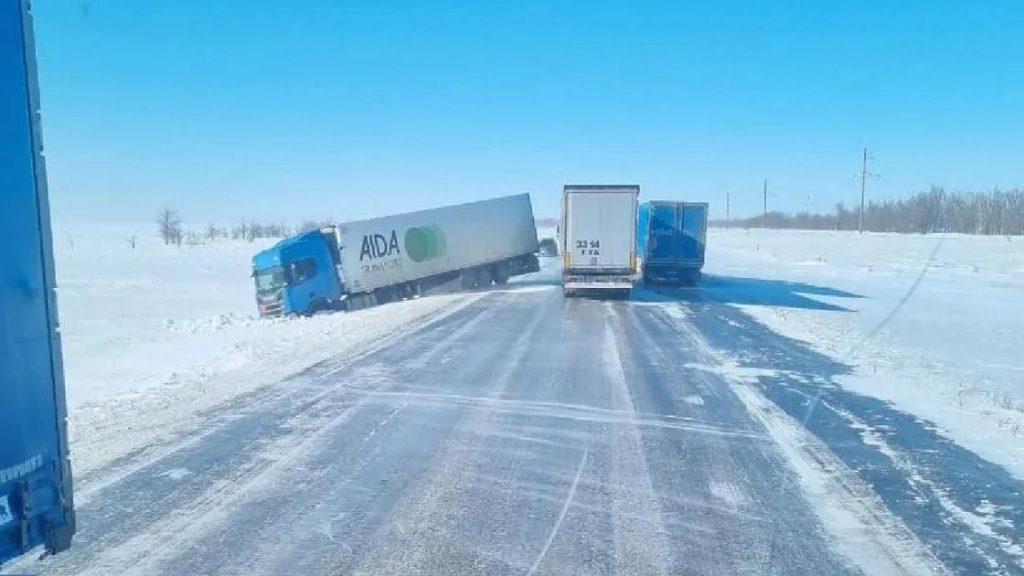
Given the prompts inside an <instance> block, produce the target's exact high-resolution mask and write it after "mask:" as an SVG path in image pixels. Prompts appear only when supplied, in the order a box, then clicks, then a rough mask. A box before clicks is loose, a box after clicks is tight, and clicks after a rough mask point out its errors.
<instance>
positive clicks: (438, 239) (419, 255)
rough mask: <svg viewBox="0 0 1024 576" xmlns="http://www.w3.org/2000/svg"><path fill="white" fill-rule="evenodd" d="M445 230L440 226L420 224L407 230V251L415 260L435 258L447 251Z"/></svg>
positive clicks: (421, 260) (422, 260)
mask: <svg viewBox="0 0 1024 576" xmlns="http://www.w3.org/2000/svg"><path fill="white" fill-rule="evenodd" d="M445 248H446V246H445V238H444V232H442V231H441V228H440V227H438V226H420V227H417V228H409V229H408V230H406V231H405V253H406V254H408V255H409V258H410V259H412V261H413V262H424V261H426V260H433V259H434V258H437V257H439V256H441V255H443V254H444V253H445Z"/></svg>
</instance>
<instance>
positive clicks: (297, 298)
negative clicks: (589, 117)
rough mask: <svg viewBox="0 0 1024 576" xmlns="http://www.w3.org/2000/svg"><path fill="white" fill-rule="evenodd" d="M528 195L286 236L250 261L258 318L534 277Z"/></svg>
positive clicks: (534, 229)
mask: <svg viewBox="0 0 1024 576" xmlns="http://www.w3.org/2000/svg"><path fill="white" fill-rule="evenodd" d="M537 250H538V242H537V226H536V224H535V222H534V218H533V206H532V205H531V203H530V196H529V194H517V195H514V196H504V197H501V198H493V199H490V200H481V201H478V202H468V203H465V204H457V205H454V206H445V207H442V208H433V209H430V210H421V211H419V212H409V213H406V214H397V215H394V216H384V217H381V218H371V219H369V220H359V221H354V222H345V223H342V224H337V225H334V226H329V227H326V228H322V229H319V230H313V231H310V232H306V233H304V234H299V235H297V236H294V237H291V238H286V239H284V240H282V241H280V242H278V243H277V244H276V245H275V246H273V247H272V248H269V249H267V250H264V251H262V252H260V253H258V254H256V255H255V256H254V257H253V259H252V275H253V278H254V280H255V284H256V305H257V307H258V308H259V312H260V315H261V316H282V315H291V314H313V313H316V312H319V311H323V310H332V309H345V310H355V309H359V308H365V307H367V306H373V305H375V304H381V303H384V302H389V301H393V300H400V299H404V298H408V297H414V296H417V295H419V294H422V293H423V292H424V291H426V290H430V289H431V288H435V287H437V286H439V285H441V284H447V283H451V282H458V284H459V285H460V286H461V287H462V288H475V287H480V286H489V285H491V283H494V284H499V285H500V284H505V283H506V282H508V279H509V278H510V277H512V276H516V275H519V274H527V273H530V272H538V271H539V270H540V264H539V262H538V261H537Z"/></svg>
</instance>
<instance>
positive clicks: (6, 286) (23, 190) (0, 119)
mask: <svg viewBox="0 0 1024 576" xmlns="http://www.w3.org/2000/svg"><path fill="white" fill-rule="evenodd" d="M0 134H2V135H3V137H2V138H0V228H2V229H3V230H4V232H5V234H6V235H7V238H8V242H5V243H4V250H3V252H2V253H0V374H2V375H3V376H2V377H0V564H2V563H3V562H5V561H7V560H10V559H11V558H13V557H15V556H19V555H21V554H24V553H26V552H28V551H29V550H31V549H33V548H35V547H37V546H40V545H45V547H46V550H47V551H48V552H51V553H52V552H59V551H61V550H64V549H65V548H67V547H68V546H69V545H70V544H71V535H72V534H73V533H74V531H75V515H74V510H73V507H72V502H71V469H70V465H69V463H68V444H67V424H66V418H65V414H66V407H65V401H64V373H63V367H62V363H61V350H60V336H59V333H58V329H57V308H56V296H55V290H54V288H55V284H54V270H53V252H52V234H51V231H50V208H49V205H48V201H47V193H46V170H45V167H44V165H43V155H42V143H41V140H40V129H39V92H38V85H37V83H36V71H35V50H34V48H33V44H32V21H31V17H30V14H29V11H28V4H27V2H24V0H0Z"/></svg>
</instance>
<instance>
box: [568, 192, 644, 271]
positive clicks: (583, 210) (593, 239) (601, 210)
mask: <svg viewBox="0 0 1024 576" xmlns="http://www.w3.org/2000/svg"><path fill="white" fill-rule="evenodd" d="M636 198H637V190H636V189H635V188H622V189H613V188H603V189H596V190H576V189H567V190H566V194H565V213H566V222H565V227H566V239H565V241H566V245H565V264H566V268H568V269H569V270H573V271H578V272H608V273H617V274H631V273H632V271H633V267H634V265H635V252H634V247H635V242H636V240H635V239H636Z"/></svg>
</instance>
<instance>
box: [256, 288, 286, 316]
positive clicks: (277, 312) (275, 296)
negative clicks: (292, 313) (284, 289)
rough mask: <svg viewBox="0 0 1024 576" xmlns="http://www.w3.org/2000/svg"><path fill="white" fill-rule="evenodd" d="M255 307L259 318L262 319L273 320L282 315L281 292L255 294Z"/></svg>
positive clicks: (282, 302)
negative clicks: (257, 309)
mask: <svg viewBox="0 0 1024 576" xmlns="http://www.w3.org/2000/svg"><path fill="white" fill-rule="evenodd" d="M256 306H257V307H258V308H259V310H260V316H262V317H264V318H273V317H277V316H281V315H282V313H283V308H284V299H283V298H282V294H281V292H273V293H271V294H257V295H256Z"/></svg>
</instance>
